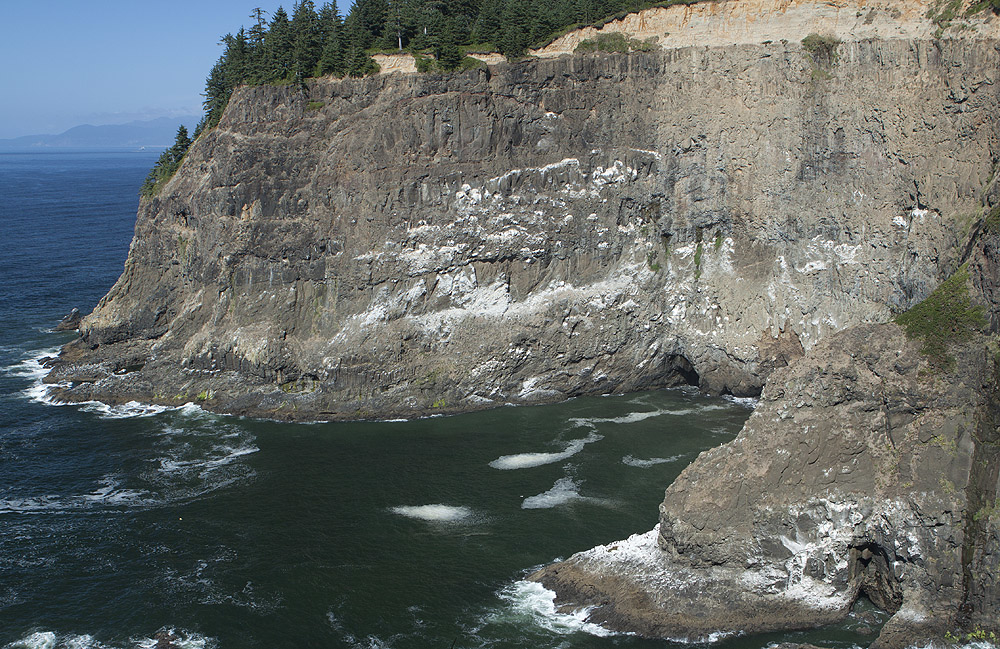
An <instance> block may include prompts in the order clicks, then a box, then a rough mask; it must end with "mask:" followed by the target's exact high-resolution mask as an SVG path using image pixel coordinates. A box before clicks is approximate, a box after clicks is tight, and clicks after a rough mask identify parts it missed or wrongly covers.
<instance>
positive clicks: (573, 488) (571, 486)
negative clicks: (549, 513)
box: [521, 476, 606, 509]
mask: <svg viewBox="0 0 1000 649" xmlns="http://www.w3.org/2000/svg"><path fill="white" fill-rule="evenodd" d="M571 502H591V503H605V502H606V501H603V500H600V499H599V498H588V497H586V496H581V495H580V483H579V482H577V481H576V480H574V479H573V478H571V477H569V476H566V477H563V478H559V479H558V480H556V483H555V484H554V485H552V488H551V489H549V490H548V491H544V492H542V493H540V494H537V495H534V496H528V497H527V498H525V499H524V500H523V501H522V502H521V509H552V508H553V507H559V506H560V505H566V504H569V503H571Z"/></svg>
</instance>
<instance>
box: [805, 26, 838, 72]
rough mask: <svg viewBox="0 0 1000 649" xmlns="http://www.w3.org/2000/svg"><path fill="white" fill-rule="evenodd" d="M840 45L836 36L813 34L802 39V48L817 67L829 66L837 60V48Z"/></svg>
mask: <svg viewBox="0 0 1000 649" xmlns="http://www.w3.org/2000/svg"><path fill="white" fill-rule="evenodd" d="M840 43H841V41H840V39H839V38H837V37H836V36H831V35H828V34H827V35H821V34H816V33H813V34H809V35H808V36H806V37H805V38H803V39H802V48H803V49H804V50H805V51H807V52H809V54H810V55H811V56H812V58H813V61H815V62H816V63H818V64H819V65H831V64H832V63H835V62H836V60H837V46H838V45H840Z"/></svg>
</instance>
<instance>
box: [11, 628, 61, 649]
mask: <svg viewBox="0 0 1000 649" xmlns="http://www.w3.org/2000/svg"><path fill="white" fill-rule="evenodd" d="M55 646H56V634H55V633H52V632H51V631H36V632H35V633H32V634H31V635H28V636H25V637H23V638H21V639H20V640H15V641H14V642H11V643H10V644H8V645H5V646H4V649H54V647H55Z"/></svg>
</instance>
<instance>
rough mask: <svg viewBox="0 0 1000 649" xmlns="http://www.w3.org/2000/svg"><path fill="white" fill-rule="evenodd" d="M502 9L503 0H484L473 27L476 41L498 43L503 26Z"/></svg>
mask: <svg viewBox="0 0 1000 649" xmlns="http://www.w3.org/2000/svg"><path fill="white" fill-rule="evenodd" d="M502 11H503V0H484V2H483V4H482V7H481V9H480V11H479V15H478V16H477V18H476V22H475V25H474V26H473V28H472V40H473V41H475V42H476V43H496V42H497V40H498V36H499V35H500V32H501V29H502V28H503V23H502V21H501V12H502Z"/></svg>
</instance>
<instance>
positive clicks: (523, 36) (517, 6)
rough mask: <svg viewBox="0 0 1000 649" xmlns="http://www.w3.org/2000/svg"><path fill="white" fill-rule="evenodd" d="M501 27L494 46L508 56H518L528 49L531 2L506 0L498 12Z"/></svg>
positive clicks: (526, 0)
mask: <svg viewBox="0 0 1000 649" xmlns="http://www.w3.org/2000/svg"><path fill="white" fill-rule="evenodd" d="M500 22H501V25H502V27H501V29H500V33H499V35H498V37H497V42H496V46H497V48H498V49H499V50H500V52H501V53H502V54H503V55H504V56H506V57H508V58H519V57H522V56H524V54H525V53H526V52H527V51H528V45H529V44H530V42H531V3H530V2H529V0H507V1H506V2H505V3H504V8H503V12H502V13H501V14H500Z"/></svg>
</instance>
